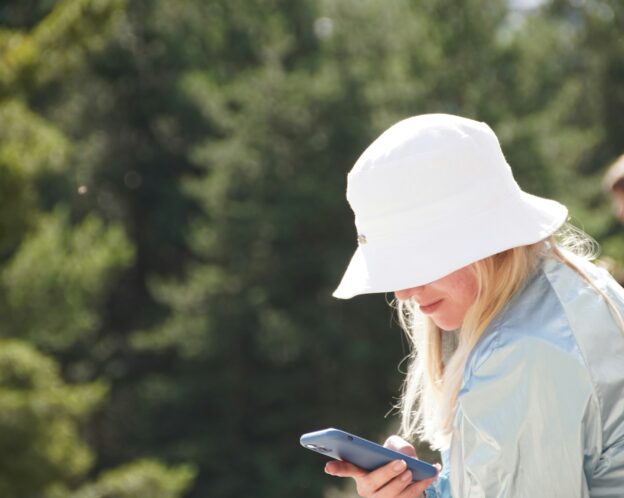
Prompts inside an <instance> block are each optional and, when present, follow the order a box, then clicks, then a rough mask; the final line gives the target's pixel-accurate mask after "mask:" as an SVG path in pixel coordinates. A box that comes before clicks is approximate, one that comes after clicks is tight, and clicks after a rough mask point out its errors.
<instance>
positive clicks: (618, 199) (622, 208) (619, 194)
mask: <svg viewBox="0 0 624 498" xmlns="http://www.w3.org/2000/svg"><path fill="white" fill-rule="evenodd" d="M603 187H604V190H605V192H608V193H609V194H611V198H612V201H613V213H614V214H615V217H616V218H617V219H618V220H620V222H622V223H624V154H623V155H621V156H620V157H619V158H618V159H617V161H615V162H614V163H613V164H612V165H611V166H610V167H609V169H608V170H607V172H606V173H605V175H604V178H603Z"/></svg>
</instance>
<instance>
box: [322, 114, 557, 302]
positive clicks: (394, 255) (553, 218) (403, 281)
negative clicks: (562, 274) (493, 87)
mask: <svg viewBox="0 0 624 498" xmlns="http://www.w3.org/2000/svg"><path fill="white" fill-rule="evenodd" d="M347 199H348V201H349V204H350V205H351V208H352V209H353V212H354V213H355V226H356V228H357V234H358V235H357V240H358V248H357V250H356V251H355V254H354V255H353V258H352V259H351V262H350V263H349V267H348V268H347V271H346V272H345V274H344V276H343V278H342V281H341V282H340V285H339V286H338V288H337V289H336V290H335V291H334V296H335V297H338V298H342V299H348V298H351V297H353V296H357V295H359V294H372V293H376V292H392V291H396V290H402V289H409V288H412V287H417V286H419V285H424V284H427V283H430V282H433V281H434V280H437V279H439V278H441V277H443V276H445V275H448V274H449V273H452V272H454V271H455V270H458V269H460V268H462V267H464V266H466V265H469V264H471V263H474V262H475V261H478V260H480V259H483V258H486V257H488V256H491V255H493V254H496V253H499V252H502V251H505V250H507V249H510V248H512V247H518V246H522V245H527V244H533V243H535V242H538V241H540V240H543V239H545V238H546V237H548V236H549V235H551V234H552V233H554V232H555V231H556V230H557V229H558V228H559V227H560V226H561V225H562V224H563V223H564V222H565V220H566V218H567V216H568V210H567V208H566V207H565V206H563V205H562V204H559V203H558V202H556V201H553V200H550V199H543V198H541V197H536V196H534V195H530V194H527V193H526V192H523V191H522V190H520V187H519V186H518V184H517V183H516V181H515V180H514V178H513V175H512V173H511V168H510V167H509V165H508V164H507V162H506V161H505V157H504V156H503V152H502V150H501V148H500V144H499V143H498V139H497V138H496V135H495V134H494V132H493V131H492V129H491V128H490V127H489V126H488V125H486V124H485V123H480V122H477V121H473V120H470V119H466V118H462V117H459V116H451V115H448V114H425V115H422V116H415V117H411V118H408V119H405V120H403V121H400V122H398V123H397V124H395V125H393V126H392V127H390V128H389V129H388V130H386V131H385V132H384V133H382V134H381V136H379V138H377V140H375V141H374V142H373V143H372V144H371V145H370V146H369V147H368V148H367V149H366V150H365V151H364V153H363V154H362V155H361V156H360V158H359V159H358V160H357V162H356V163H355V166H353V169H352V170H351V172H350V173H349V175H348V180H347Z"/></svg>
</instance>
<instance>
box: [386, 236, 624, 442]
mask: <svg viewBox="0 0 624 498" xmlns="http://www.w3.org/2000/svg"><path fill="white" fill-rule="evenodd" d="M596 247H597V245H596V244H595V243H594V242H593V241H592V239H589V238H588V237H587V236H584V234H582V232H580V231H579V230H577V229H575V228H574V227H571V226H569V225H566V226H565V227H564V229H563V230H561V231H560V232H559V233H558V234H557V236H556V237H550V238H548V239H547V240H544V241H541V242H538V243H536V244H532V245H526V246H520V247H515V248H513V249H509V250H507V251H504V252H502V253H499V254H495V255H493V256H490V257H488V258H485V259H483V260H480V261H477V262H476V263H473V264H472V265H471V268H472V270H473V271H474V274H475V277H476V280H477V298H476V300H475V302H474V304H473V305H472V306H471V307H470V308H469V309H468V312H467V313H466V316H465V318H464V321H463V323H462V326H461V329H460V330H459V331H458V344H457V348H456V350H455V352H454V353H453V354H452V356H451V357H450V358H449V360H448V361H447V362H446V363H444V358H443V345H442V342H443V336H442V334H449V333H452V332H444V331H442V330H441V329H440V328H439V327H437V326H436V325H435V323H434V322H433V321H432V320H431V319H430V318H426V317H423V316H422V315H421V314H420V313H419V312H418V309H417V307H416V305H415V303H414V302H413V301H411V300H409V301H400V300H398V301H397V302H396V307H397V310H398V316H399V322H400V324H401V326H402V328H403V330H404V331H405V333H406V335H407V337H408V339H409V341H410V343H411V347H412V352H411V354H410V356H409V366H408V371H407V374H406V377H405V382H404V385H403V391H402V396H401V399H400V402H399V404H398V408H399V409H400V412H401V418H402V420H401V434H402V435H403V437H405V438H408V439H411V438H413V437H415V436H416V437H418V438H420V439H421V440H425V441H428V442H429V444H430V445H431V446H432V447H433V448H435V449H443V448H446V447H448V445H449V444H450V435H451V428H452V420H453V416H454V412H455V404H456V401H457V395H458V393H459V390H460V388H461V384H462V379H463V373H464V367H465V365H466V361H467V359H468V356H469V354H470V352H471V351H472V349H473V348H474V346H475V345H476V344H477V342H478V341H479V339H480V337H481V335H482V334H483V332H484V331H485V329H486V328H487V326H488V325H489V324H490V323H491V321H492V319H493V318H494V317H495V316H496V315H497V314H498V313H499V312H500V311H501V310H502V309H503V307H504V306H505V305H506V304H507V303H508V302H509V300H510V298H511V297H512V296H513V294H514V293H515V292H516V291H517V290H518V289H520V287H522V285H523V284H524V283H525V282H526V281H527V279H528V278H529V277H530V276H531V275H532V274H533V273H534V271H535V270H536V268H537V266H538V265H539V262H540V261H541V260H542V258H543V257H545V256H547V255H548V256H551V257H554V258H556V259H558V260H560V261H562V262H563V263H565V264H567V265H568V266H569V267H571V268H573V269H574V270H575V271H577V272H578V273H579V274H580V275H581V276H582V277H583V278H584V280H586V281H587V282H588V283H589V285H590V286H591V287H592V288H593V289H594V290H595V291H596V292H597V293H598V294H600V295H601V296H602V297H603V299H605V301H606V302H607V304H608V306H609V309H610V310H611V313H612V314H613V316H614V318H615V319H616V321H617V323H618V324H619V326H620V328H621V329H622V330H624V321H623V320H622V318H621V316H620V314H619V312H618V311H617V309H616V308H615V305H614V304H613V303H612V301H611V300H610V299H609V297H608V296H607V295H606V294H605V292H604V291H603V290H602V289H599V288H598V287H597V286H596V285H595V284H594V283H593V281H592V280H591V278H590V277H589V276H588V275H587V273H586V272H585V271H583V270H582V268H581V267H579V265H578V264H576V263H575V261H574V259H575V257H574V256H573V254H575V253H576V254H577V255H580V256H583V257H585V258H589V257H592V256H594V255H595V252H596Z"/></svg>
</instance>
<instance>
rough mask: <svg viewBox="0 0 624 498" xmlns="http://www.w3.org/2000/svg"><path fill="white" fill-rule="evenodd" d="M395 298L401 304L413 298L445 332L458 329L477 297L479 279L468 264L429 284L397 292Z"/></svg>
mask: <svg viewBox="0 0 624 498" xmlns="http://www.w3.org/2000/svg"><path fill="white" fill-rule="evenodd" d="M394 295H395V296H396V298H397V299H399V300H401V301H404V300H407V299H410V298H413V299H414V301H415V302H416V304H418V306H419V308H420V311H421V313H423V314H425V315H427V316H429V317H430V318H431V319H432V320H433V321H434V323H435V324H436V325H437V326H438V327H440V328H441V329H442V330H456V329H458V328H459V327H461V325H462V323H463V321H464V317H465V316H466V312H467V311H468V308H470V306H471V305H472V303H474V301H475V299H476V297H477V278H476V276H475V272H474V268H473V266H472V265H469V266H465V267H463V268H460V269H459V270H457V271H454V272H453V273H450V274H449V275H446V276H444V277H442V278H440V279H438V280H435V281H434V282H431V283H429V284H426V285H420V286H418V287H412V288H411V289H403V290H399V291H395V293H394Z"/></svg>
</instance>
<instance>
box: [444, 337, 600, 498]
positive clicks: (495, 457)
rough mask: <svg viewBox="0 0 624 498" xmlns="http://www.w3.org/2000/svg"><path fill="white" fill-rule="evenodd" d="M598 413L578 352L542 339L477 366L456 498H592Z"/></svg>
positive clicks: (462, 419)
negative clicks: (590, 457)
mask: <svg viewBox="0 0 624 498" xmlns="http://www.w3.org/2000/svg"><path fill="white" fill-rule="evenodd" d="M598 410H599V409H598V404H597V402H596V398H595V395H594V391H593V386H592V383H591V379H590V378H589V374H588V373H587V370H586V368H585V367H584V363H583V361H582V358H581V357H580V353H578V351H566V350H562V349H559V348H558V347H556V346H555V345H552V344H550V343H547V342H545V341H541V340H540V339H538V338H536V337H521V338H519V339H518V340H516V341H515V342H512V343H511V344H507V345H505V346H503V347H498V348H496V349H494V350H493V351H492V352H490V353H489V355H488V356H487V357H486V358H485V360H483V361H481V364H479V365H472V366H471V370H470V371H468V373H467V376H466V377H465V382H464V387H463V388H462V390H461V391H460V393H459V397H458V402H457V410H456V414H455V421H454V431H453V438H452V442H451V451H450V481H451V486H450V487H451V490H452V496H453V497H454V498H468V497H470V498H494V497H496V498H523V497H526V498H529V497H530V498H535V497H540V496H548V497H550V498H558V497H561V498H577V497H578V498H580V497H587V496H589V490H588V482H587V478H586V475H589V476H591V469H588V468H586V467H587V463H586V462H585V458H584V452H585V451H586V450H587V449H588V448H587V447H588V446H590V447H591V446H594V447H596V448H595V451H597V452H598V453H599V450H598V449H597V448H598V447H599V445H600V416H599V411H598ZM595 451H594V452H595ZM590 452H591V450H590ZM590 478H591V477H590ZM443 496H444V498H447V497H450V496H451V494H448V495H443Z"/></svg>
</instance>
